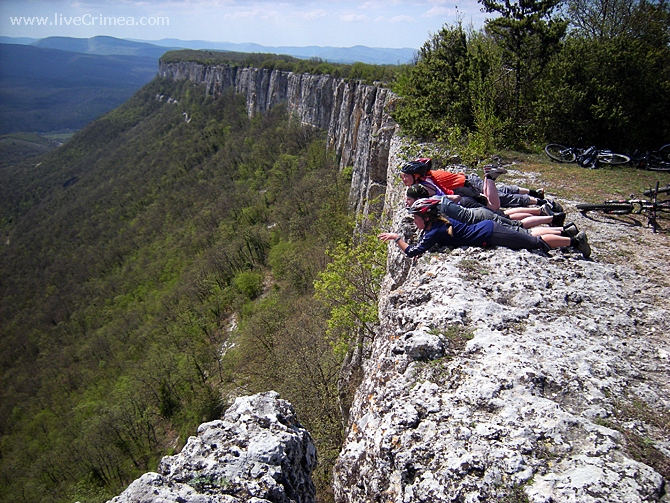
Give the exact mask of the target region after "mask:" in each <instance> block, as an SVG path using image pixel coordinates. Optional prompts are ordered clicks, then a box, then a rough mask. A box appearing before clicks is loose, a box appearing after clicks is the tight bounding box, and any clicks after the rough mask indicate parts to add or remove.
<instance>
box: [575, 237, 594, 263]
mask: <svg viewBox="0 0 670 503" xmlns="http://www.w3.org/2000/svg"><path fill="white" fill-rule="evenodd" d="M573 239H574V240H575V244H574V247H575V248H577V249H578V250H579V251H580V252H582V255H583V256H584V258H589V257H590V256H591V247H590V246H589V240H588V239H587V237H586V232H584V231H580V232H579V233H578V234H577V235H576V236H575V237H574V238H573Z"/></svg>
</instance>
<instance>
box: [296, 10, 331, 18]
mask: <svg viewBox="0 0 670 503" xmlns="http://www.w3.org/2000/svg"><path fill="white" fill-rule="evenodd" d="M299 16H300V17H301V18H303V19H306V20H314V19H321V18H324V17H328V13H327V12H326V11H325V10H323V9H318V10H312V11H309V12H303V13H300V14H299Z"/></svg>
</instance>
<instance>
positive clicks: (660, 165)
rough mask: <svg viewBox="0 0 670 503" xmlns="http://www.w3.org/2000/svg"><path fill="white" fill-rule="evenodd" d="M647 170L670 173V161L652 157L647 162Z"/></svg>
mask: <svg viewBox="0 0 670 503" xmlns="http://www.w3.org/2000/svg"><path fill="white" fill-rule="evenodd" d="M646 168H647V169H648V170H649V171H661V172H666V173H667V172H670V161H665V160H663V159H659V158H658V157H650V158H649V159H648V161H647V165H646Z"/></svg>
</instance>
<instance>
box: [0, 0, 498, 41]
mask: <svg viewBox="0 0 670 503" xmlns="http://www.w3.org/2000/svg"><path fill="white" fill-rule="evenodd" d="M458 20H461V21H462V22H463V24H464V25H465V26H468V25H470V24H471V25H473V26H474V27H480V26H482V25H483V23H484V21H485V14H484V13H482V12H481V10H480V5H479V4H478V3H477V2H476V0H464V1H463V2H458V1H457V0H417V1H410V0H390V1H381V0H370V1H364V2H357V1H352V0H338V1H332V2H314V1H305V0H287V1H283V2H281V1H278V2H277V1H253V0H241V1H238V0H173V1H146V0H127V1H108V0H78V1H77V0H75V1H72V0H56V1H45V0H28V1H26V0H2V1H0V35H3V36H8V37H27V38H36V39H39V38H45V37H50V36H61V37H76V38H89V37H93V36H97V35H107V36H111V37H116V38H125V39H135V40H146V41H152V40H161V39H165V38H174V39H180V40H185V41H186V40H206V41H211V42H232V43H256V44H260V45H264V46H271V47H280V46H324V47H325V46H331V47H352V46H355V45H365V46H368V47H384V48H414V49H418V48H419V47H421V45H423V43H424V42H425V41H426V40H428V39H429V37H430V36H431V34H433V33H436V32H438V31H439V30H440V28H442V26H444V25H445V24H451V23H454V22H456V21H458Z"/></svg>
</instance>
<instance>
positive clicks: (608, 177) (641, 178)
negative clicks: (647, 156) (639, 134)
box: [501, 151, 670, 203]
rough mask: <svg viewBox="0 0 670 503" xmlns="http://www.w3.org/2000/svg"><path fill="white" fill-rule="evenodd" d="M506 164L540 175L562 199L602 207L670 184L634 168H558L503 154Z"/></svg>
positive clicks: (538, 158)
mask: <svg viewBox="0 0 670 503" xmlns="http://www.w3.org/2000/svg"><path fill="white" fill-rule="evenodd" d="M501 157H502V159H503V160H504V161H506V162H511V161H516V162H518V163H519V164H518V165H516V166H515V167H514V169H516V170H519V171H522V172H534V173H539V174H540V175H541V176H540V179H541V180H542V186H543V187H544V188H545V190H547V191H548V192H551V193H552V194H554V195H555V196H556V197H557V198H559V199H568V200H573V201H581V202H585V203H599V202H602V201H605V200H606V199H623V198H627V197H629V196H630V195H631V194H635V195H636V196H642V193H643V192H644V191H645V190H648V189H649V188H650V187H655V186H656V182H657V181H658V182H660V185H661V186H664V185H667V184H670V173H660V172H654V171H646V170H641V169H635V168H632V167H628V166H625V167H605V168H599V169H586V168H582V167H579V166H578V165H577V164H559V163H556V162H553V161H551V160H550V159H549V158H548V157H547V155H546V154H544V153H542V154H537V153H535V154H526V153H519V152H509V151H508V152H503V153H502V154H501Z"/></svg>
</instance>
